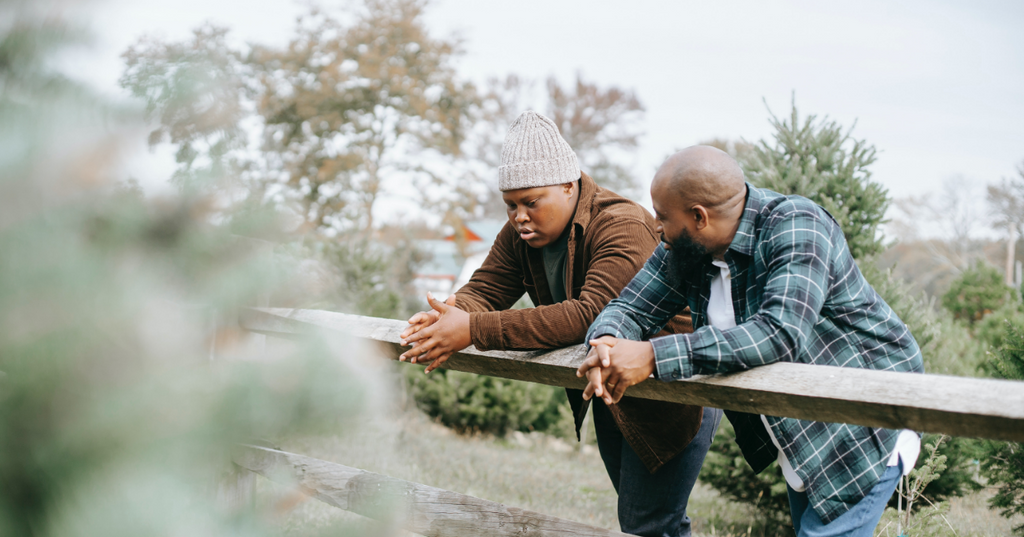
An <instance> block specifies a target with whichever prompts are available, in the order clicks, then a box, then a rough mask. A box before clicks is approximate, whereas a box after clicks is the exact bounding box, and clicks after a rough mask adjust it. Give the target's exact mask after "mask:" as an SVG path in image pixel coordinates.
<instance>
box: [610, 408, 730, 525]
mask: <svg viewBox="0 0 1024 537" xmlns="http://www.w3.org/2000/svg"><path fill="white" fill-rule="evenodd" d="M593 405H594V430H595V431H596V432H597V448H598V449H599V450H600V451H601V460H603V461H604V467H605V469H606V470H608V476H609V477H611V478H612V486H614V487H615V492H617V493H618V494H619V527H620V528H622V532H623V533H630V534H633V535H643V536H650V537H686V536H689V535H690V517H688V516H686V502H687V501H689V499H690V491H691V490H693V484H694V483H695V482H696V481H697V474H699V473H700V467H701V465H702V464H703V463H704V455H706V454H707V452H708V447H710V446H711V440H712V439H714V437H715V431H716V430H717V429H718V422H720V421H721V420H722V411H721V410H719V409H717V408H704V417H703V419H702V421H701V424H700V430H699V431H697V436H695V437H694V438H693V440H692V441H691V442H690V444H689V445H687V446H686V449H684V450H683V451H682V452H681V453H679V454H678V455H676V456H675V457H673V458H672V460H670V461H668V462H667V463H665V465H664V466H662V467H661V468H660V469H659V470H658V471H657V472H655V473H654V474H653V475H652V474H651V473H650V472H649V471H647V467H646V466H644V463H643V462H641V461H640V458H639V457H637V455H636V453H634V452H633V448H631V447H630V446H629V442H627V441H626V439H625V438H623V436H622V433H621V432H619V427H618V426H617V425H616V424H615V420H614V419H613V418H612V414H611V411H609V410H608V407H606V406H605V405H604V402H602V401H601V400H600V399H599V398H597V397H595V398H594V399H593Z"/></svg>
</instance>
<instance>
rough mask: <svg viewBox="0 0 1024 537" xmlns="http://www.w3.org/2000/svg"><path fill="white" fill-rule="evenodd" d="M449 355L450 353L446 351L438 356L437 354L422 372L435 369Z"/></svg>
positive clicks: (446, 359) (445, 360)
mask: <svg viewBox="0 0 1024 537" xmlns="http://www.w3.org/2000/svg"><path fill="white" fill-rule="evenodd" d="M451 355H452V353H450V352H446V353H444V354H441V355H440V356H438V357H437V358H436V359H433V361H432V362H431V363H430V365H428V366H427V368H426V369H424V370H423V373H430V372H431V371H433V370H435V369H437V368H438V367H440V366H441V364H443V363H445V362H447V361H448V358H449V357H450V356H451Z"/></svg>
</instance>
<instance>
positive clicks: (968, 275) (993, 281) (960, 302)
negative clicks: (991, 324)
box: [942, 261, 1012, 325]
mask: <svg viewBox="0 0 1024 537" xmlns="http://www.w3.org/2000/svg"><path fill="white" fill-rule="evenodd" d="M1011 292H1012V289H1011V288H1009V287H1007V286H1006V284H1005V283H1003V275H1002V274H1000V273H999V269H997V268H995V267H993V266H991V265H988V264H987V263H984V262H982V261H977V262H975V263H974V264H973V265H971V267H970V268H968V269H967V270H965V271H963V272H962V273H961V274H960V277H959V278H957V279H956V280H954V281H953V284H952V285H951V286H950V288H949V290H948V291H946V294H944V295H942V306H943V307H945V308H946V309H947V310H949V312H950V313H952V314H953V317H954V318H955V319H958V320H961V321H963V322H966V323H969V324H972V325H973V324H974V323H976V322H978V321H980V320H981V319H982V318H983V317H985V315H987V314H989V313H992V312H993V311H995V310H998V309H999V308H1000V307H1002V306H1003V305H1004V304H1005V303H1006V302H1007V300H1008V299H1009V298H1010V293H1011Z"/></svg>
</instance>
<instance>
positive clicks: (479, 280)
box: [455, 223, 526, 347]
mask: <svg viewBox="0 0 1024 537" xmlns="http://www.w3.org/2000/svg"><path fill="white" fill-rule="evenodd" d="M514 234H515V230H514V229H512V226H510V225H509V224H507V223H506V224H505V226H504V227H502V228H501V231H499V232H498V236H497V237H496V238H495V239H494V244H493V245H492V246H491V251H490V253H488V254H487V258H486V259H484V263H483V265H481V266H480V268H478V269H476V271H475V272H473V276H472V277H471V278H470V279H469V282H467V283H466V285H463V286H462V287H461V288H459V290H458V291H456V292H455V306H456V307H458V308H461V309H463V310H465V311H467V312H469V313H470V331H472V326H473V322H472V319H473V318H474V317H475V314H476V313H481V312H493V311H501V310H505V309H508V308H511V307H512V305H513V304H515V303H516V301H517V300H519V297H521V296H523V293H525V292H526V288H525V287H524V286H523V270H525V267H524V266H523V263H522V261H521V260H520V259H519V258H518V256H516V254H515V250H514V243H513V236H514ZM473 344H474V345H476V344H477V341H476V338H475V337H474V338H473ZM478 347H479V346H478Z"/></svg>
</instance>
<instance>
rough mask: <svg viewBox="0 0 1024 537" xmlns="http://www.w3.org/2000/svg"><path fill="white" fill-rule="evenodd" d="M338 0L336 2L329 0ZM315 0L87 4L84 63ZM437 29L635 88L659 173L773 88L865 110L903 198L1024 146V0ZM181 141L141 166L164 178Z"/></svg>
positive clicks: (818, 106) (281, 25) (456, 7)
mask: <svg viewBox="0 0 1024 537" xmlns="http://www.w3.org/2000/svg"><path fill="white" fill-rule="evenodd" d="M322 4H324V5H328V6H330V5H333V4H336V2H328V1H324V2H322ZM304 5H305V4H303V3H298V2H292V1H289V0H275V1H270V0H263V1H257V0H249V1H245V2H242V1H238V0H177V1H175V2H142V1H139V0H108V1H106V2H99V3H96V4H94V5H91V6H90V10H91V12H92V13H93V21H92V25H93V29H94V30H95V32H96V37H97V43H96V46H95V47H94V48H93V49H92V50H91V51H89V52H88V53H87V54H86V53H83V54H82V55H81V56H80V57H78V56H75V61H76V67H75V71H76V72H77V73H79V76H82V77H84V78H86V79H87V80H89V81H90V82H92V83H93V84H94V85H95V86H97V87H98V88H100V89H102V90H103V91H105V92H109V93H117V92H119V89H118V87H117V78H118V77H119V76H120V73H121V68H122V67H121V60H120V58H119V55H120V53H121V52H122V51H123V50H124V49H125V48H126V47H127V46H128V45H129V44H130V43H132V42H133V41H135V40H136V39H137V38H138V37H139V36H140V35H143V34H147V33H149V34H157V35H161V36H163V37H165V38H169V39H184V38H186V37H188V35H189V31H190V30H191V29H192V28H194V27H196V26H198V25H199V24H201V23H203V22H204V21H207V20H210V21H213V22H215V23H219V24H222V25H226V26H229V27H230V28H231V29H232V33H233V35H234V37H235V38H236V39H238V40H240V41H258V42H261V43H267V44H284V43H286V42H287V40H288V38H289V36H290V35H291V31H292V27H293V21H294V18H295V16H296V15H297V14H298V13H300V12H302V11H303V10H304V9H305V8H304V7H303V6H304ZM428 19H429V26H430V28H431V29H432V30H434V31H435V34H436V35H449V34H451V33H453V32H457V33H458V34H459V35H460V36H461V37H462V38H463V39H464V48H465V49H466V52H467V53H466V55H465V56H464V57H463V58H462V59H461V60H460V71H461V73H462V74H463V75H464V76H468V77H470V78H472V79H474V80H477V81H482V80H483V79H485V78H486V77H488V76H495V75H498V76H500V75H504V74H507V73H510V72H514V73H517V74H520V75H523V76H526V77H531V78H537V79H542V78H544V77H546V76H548V75H552V74H553V75H555V76H556V77H558V78H559V79H560V80H562V81H563V82H565V83H568V82H571V81H572V80H573V78H574V76H575V73H577V72H581V73H583V75H584V76H585V77H586V78H587V79H589V80H593V81H597V82H598V83H600V84H602V85H608V84H616V85H619V86H621V87H626V88H631V89H633V90H635V91H636V92H637V94H638V95H639V97H640V99H641V101H642V102H643V103H644V104H645V105H646V107H647V116H646V121H645V126H646V132H647V134H646V136H645V137H644V138H643V139H642V142H641V145H642V147H641V149H640V151H639V153H638V155H637V165H636V171H637V174H638V175H639V176H640V177H641V178H642V179H643V180H644V182H645V183H648V182H649V181H650V177H651V176H652V175H653V172H654V169H655V168H656V167H657V165H658V164H660V162H661V160H662V159H663V158H664V157H665V156H667V155H668V154H669V153H670V152H671V151H672V150H673V149H675V148H681V147H685V146H688V145H692V144H694V143H696V142H698V141H699V140H702V139H706V138H710V137H716V136H717V137H728V138H739V137H743V138H746V139H747V140H751V141H753V140H757V139H760V138H762V137H766V136H769V135H770V134H771V128H770V126H769V124H768V121H767V111H766V109H765V107H764V104H763V102H762V98H764V99H766V100H767V102H768V104H769V105H770V106H771V108H772V111H774V112H775V113H776V114H777V115H780V116H781V115H787V114H788V113H789V100H790V94H791V92H792V91H795V92H796V98H797V106H798V108H799V109H800V110H801V112H802V113H817V114H819V115H825V114H827V115H828V116H830V117H831V118H833V119H836V120H838V121H839V122H840V123H841V124H843V125H846V126H850V125H852V124H853V122H854V121H855V120H856V121H857V127H856V130H855V131H854V135H855V136H856V137H859V138H866V139H867V140H868V141H869V142H871V143H873V144H874V145H875V146H876V147H877V148H878V149H879V150H880V154H879V159H878V162H877V163H876V164H875V165H874V173H875V176H874V177H875V179H877V180H878V181H880V182H881V183H882V184H884V185H885V186H886V187H888V188H889V190H890V192H891V194H892V195H893V196H896V197H902V196H906V195H909V194H914V193H920V192H931V191H937V190H939V188H940V187H941V184H942V182H943V181H944V180H945V179H946V178H948V177H950V176H953V175H956V174H962V175H963V176H964V177H965V178H966V179H967V180H969V181H970V182H971V183H973V185H974V186H975V188H976V189H977V188H978V187H979V186H980V185H981V184H984V183H991V182H994V181H997V180H999V179H1000V178H1001V177H1010V176H1012V175H1014V174H1015V167H1016V166H1017V164H1019V163H1020V162H1021V161H1022V160H1024V31H1022V28H1024V2H1019V1H979V0H974V1H970V2H940V1H930V2H925V1H907V2H898V3H897V2H884V1H876V0H870V1H865V0H861V1H858V2H812V1H779V2H763V1H742V2H741V1H733V2H726V1H723V2H667V1H664V0H660V1H654V0H632V1H630V2H622V1H619V2H606V1H594V0H591V1H589V2H586V1H569V0H517V1H515V2H490V1H481V0H436V1H435V3H434V5H433V6H432V7H431V8H430V11H429V12H428ZM171 167H172V163H171V159H170V153H169V151H162V152H157V153H156V154H150V153H148V152H142V154H141V155H140V156H138V157H136V158H135V159H133V161H132V162H131V164H130V169H129V171H130V173H132V174H133V175H134V176H136V177H138V178H140V179H141V180H142V182H143V184H144V185H147V186H148V185H152V186H154V187H155V186H156V184H157V183H159V182H161V181H163V180H164V178H165V177H167V176H169V175H170V170H171Z"/></svg>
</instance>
